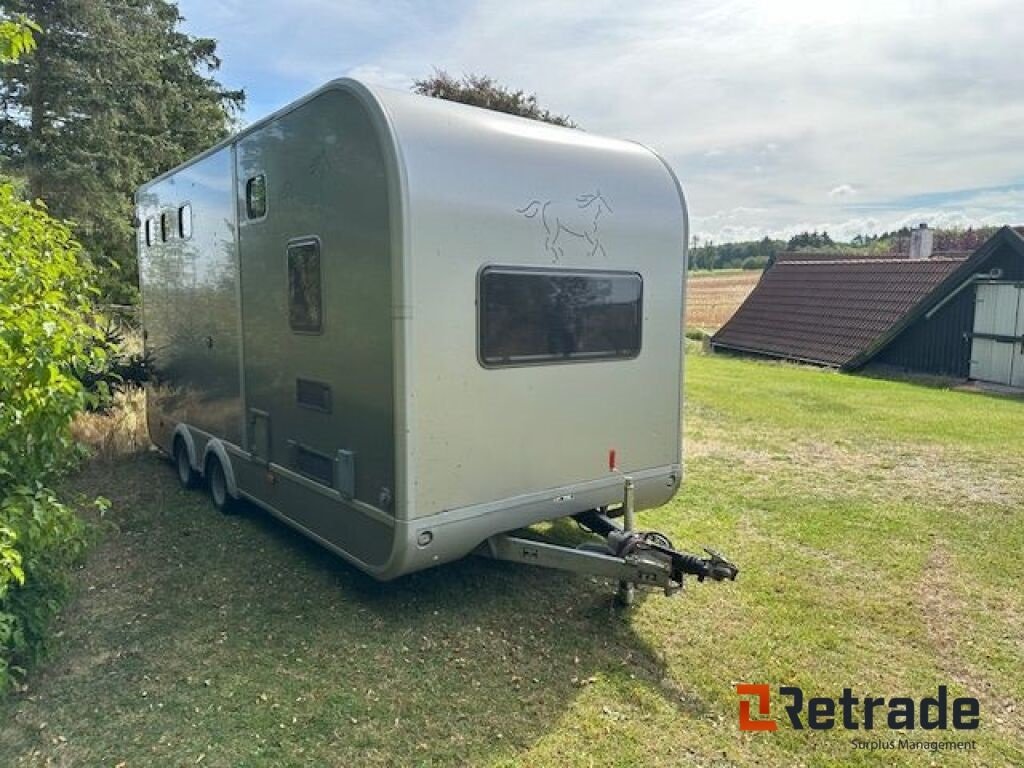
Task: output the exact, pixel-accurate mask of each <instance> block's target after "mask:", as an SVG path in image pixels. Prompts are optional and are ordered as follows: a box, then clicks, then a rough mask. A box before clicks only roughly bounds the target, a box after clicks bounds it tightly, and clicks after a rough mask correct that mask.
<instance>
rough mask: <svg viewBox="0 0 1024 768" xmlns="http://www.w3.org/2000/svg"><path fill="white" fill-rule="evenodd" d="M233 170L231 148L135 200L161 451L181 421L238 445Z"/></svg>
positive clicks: (152, 417)
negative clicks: (139, 223) (139, 224)
mask: <svg viewBox="0 0 1024 768" xmlns="http://www.w3.org/2000/svg"><path fill="white" fill-rule="evenodd" d="M231 173H232V168H231V150H230V147H223V148H221V149H219V150H217V151H216V152H213V153H211V154H208V155H206V156H204V157H203V158H201V159H200V160H198V161H197V162H195V163H193V164H191V165H188V166H186V167H184V168H181V169H179V170H178V171H176V172H174V173H172V174H169V175H167V176H164V177H161V178H160V179H158V180H156V181H155V182H152V183H150V184H148V185H146V186H144V187H142V188H141V189H140V190H139V192H138V194H137V196H136V204H137V215H138V218H139V221H140V222H141V226H139V228H138V235H137V236H138V254H139V284H140V287H141V293H142V307H143V310H142V311H143V325H144V328H145V334H144V335H145V346H146V350H147V351H148V352H149V353H150V355H151V356H152V359H153V361H154V375H153V381H152V382H151V383H150V385H149V388H148V392H147V398H146V403H147V417H148V423H149V431H150V437H151V438H152V440H153V442H154V443H155V444H156V445H158V446H160V447H161V448H163V449H164V450H170V448H171V439H172V437H173V431H174V427H175V426H176V425H177V424H178V423H179V422H184V423H186V424H188V425H190V426H193V427H197V428H198V429H201V430H203V431H204V432H207V433H210V434H212V435H216V436H218V437H221V438H223V439H225V440H228V441H230V442H240V441H241V428H242V401H241V382H240V371H239V345H240V343H241V337H240V333H239V327H238V326H239V307H238V264H237V259H236V252H235V227H234V204H235V201H234V193H233V191H232V178H231ZM147 235H148V238H149V241H150V242H149V243H147Z"/></svg>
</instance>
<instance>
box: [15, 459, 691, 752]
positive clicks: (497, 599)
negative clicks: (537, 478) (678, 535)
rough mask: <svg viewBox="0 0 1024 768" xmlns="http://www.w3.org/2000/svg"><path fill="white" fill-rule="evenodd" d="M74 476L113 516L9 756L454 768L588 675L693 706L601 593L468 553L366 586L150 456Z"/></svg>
mask: <svg viewBox="0 0 1024 768" xmlns="http://www.w3.org/2000/svg"><path fill="white" fill-rule="evenodd" d="M76 485H77V487H78V488H80V489H82V490H84V491H85V492H88V493H94V492H96V490H100V491H102V492H103V493H105V495H107V496H108V497H110V498H111V500H112V501H113V504H114V506H113V509H112V512H111V513H110V518H111V523H112V525H110V526H109V527H108V530H107V531H106V532H105V533H104V534H103V535H102V537H101V539H100V541H99V542H98V543H97V545H96V547H95V549H94V551H93V553H92V555H91V556H90V559H89V562H88V564H87V566H86V567H85V568H84V569H83V571H82V572H81V574H80V577H79V581H80V583H81V589H80V593H79V597H78V598H77V600H76V601H75V603H74V604H73V605H72V606H71V607H70V609H69V610H68V612H67V615H66V617H65V620H64V622H63V626H62V637H61V640H60V645H59V648H58V651H57V652H56V653H55V654H54V656H53V657H52V658H51V659H50V661H49V663H48V664H47V665H45V667H44V668H43V669H40V670H38V671H37V672H36V673H34V674H33V677H32V678H31V679H30V683H29V690H28V692H27V693H23V694H21V695H19V696H16V697H13V698H12V699H11V700H10V701H9V702H7V703H6V704H4V705H2V707H0V712H2V713H3V715H4V716H3V717H2V718H0V721H4V720H6V721H7V722H8V725H6V726H4V727H0V751H2V752H7V753H9V754H20V755H22V756H27V755H29V754H32V752H33V750H37V753H36V754H35V757H33V758H32V759H37V758H39V756H40V755H42V756H46V757H52V758H54V759H57V758H58V757H59V758H60V759H65V760H67V759H70V761H71V762H83V763H91V762H106V761H109V762H110V763H111V764H116V763H117V762H119V761H121V760H127V761H128V763H129V764H132V763H133V762H135V761H138V760H145V761H148V762H151V763H152V762H154V761H155V762H156V763H160V762H161V761H164V762H169V763H181V762H185V761H189V762H191V761H193V760H195V759H197V758H198V756H199V755H200V754H202V755H204V758H203V762H204V764H205V765H236V764H239V763H245V764H250V765H263V764H266V765H289V764H295V765H298V764H305V763H310V762H312V763H319V764H325V765H335V764H336V765H406V764H412V763H431V764H464V763H467V762H479V761H489V760H493V759H496V758H499V759H500V758H501V757H511V756H514V755H515V754H517V753H518V752H520V751H521V750H523V749H526V748H528V747H530V746H531V745H532V744H534V743H535V742H536V741H537V740H539V739H540V738H542V737H543V736H544V735H545V734H547V733H548V732H549V731H550V730H551V729H552V728H553V727H554V726H555V724H556V723H558V722H560V721H561V720H562V717H563V716H564V715H565V714H566V712H567V711H568V710H570V709H571V708H572V706H573V703H574V701H576V699H577V698H578V697H579V696H581V695H584V692H585V689H586V688H588V687H589V686H591V685H607V686H609V689H610V690H613V691H614V690H617V689H619V688H621V687H622V686H625V685H629V686H640V687H642V688H644V689H646V690H648V691H650V692H653V693H654V694H655V695H656V697H657V699H658V700H660V701H663V702H666V703H667V704H668V705H669V706H671V707H672V708H674V709H675V710H676V711H677V712H678V713H679V716H680V717H691V718H697V717H701V716H702V715H703V714H704V712H705V707H704V705H703V703H702V702H700V700H699V699H698V698H697V697H695V696H694V695H693V694H692V692H687V691H682V690H679V689H678V687H677V686H675V685H674V684H673V683H672V682H671V680H670V679H669V676H668V674H667V671H666V667H665V663H664V661H663V660H662V658H661V656H660V654H659V653H658V651H657V650H656V649H655V648H654V647H652V646H651V645H650V644H649V643H648V642H647V641H646V640H645V639H644V638H643V637H641V636H640V635H638V634H637V632H636V631H634V629H633V627H632V625H631V623H630V615H629V614H628V613H622V612H621V611H620V610H619V609H617V608H616V607H615V605H614V602H613V599H612V597H613V593H614V586H613V585H608V584H605V583H602V582H598V581H594V580H590V579H586V578H582V577H577V576H573V575H566V574H563V573H561V572H558V571H548V570H543V569H539V568H529V567H526V566H519V565H513V564H509V563H500V562H493V561H488V560H486V559H481V558H472V557H471V558H467V559H465V560H462V561H459V562H456V563H452V564H449V565H445V566H442V567H438V568H434V569H430V570H427V571H423V572H420V573H415V574H410V575H408V576H406V577H403V578H401V579H399V580H397V581H394V582H390V583H383V584H382V583H378V582H376V581H374V580H373V579H372V578H370V577H369V576H367V575H365V574H363V573H362V572H360V571H358V570H357V569H355V568H354V567H352V566H350V565H348V564H347V563H346V562H345V561H343V560H342V559H341V558H339V557H336V556H334V555H333V554H331V553H329V552H327V551H326V550H324V549H323V548H322V547H320V546H318V545H316V544H314V543H312V542H310V541H309V540H308V539H306V538H304V537H303V536H301V535H299V534H298V533H296V532H294V531H293V530H292V529H291V528H289V527H288V526H286V525H284V524H283V523H280V522H279V521H277V520H276V519H275V518H273V517H272V516H270V515H268V514H265V513H263V512H261V511H259V510H257V509H255V508H253V507H247V508H246V509H245V510H244V512H243V514H241V515H238V516H235V517H223V516H220V515H218V514H217V513H216V512H214V511H213V509H212V507H211V506H210V504H209V502H208V501H207V500H206V499H205V498H204V497H203V496H202V495H201V494H198V493H187V492H184V491H181V490H179V489H178V488H177V486H176V484H175V480H174V476H173V473H172V472H171V471H170V469H169V468H168V467H167V466H165V465H164V464H163V463H162V462H160V461H159V460H158V459H156V458H155V457H152V456H143V457H139V458H137V459H134V460H130V461H127V462H124V463H123V464H122V465H120V466H119V468H118V471H117V474H116V475H110V474H108V473H105V472H104V470H103V468H102V467H101V466H100V465H93V466H91V467H89V468H87V469H86V470H85V472H84V473H83V475H81V476H80V478H79V479H78V480H77V481H76ZM554 535H555V536H556V538H568V539H570V540H571V539H572V537H573V536H575V535H576V534H575V533H574V532H573V531H572V530H571V527H562V526H556V527H555V530H554ZM41 722H45V723H46V724H47V725H46V727H45V728H44V729H40V728H39V724H40V723H41ZM54 734H60V735H63V736H64V739H65V740H64V741H60V740H59V739H58V740H57V741H54V740H53V738H54ZM66 734H73V737H68V736H67V735H66Z"/></svg>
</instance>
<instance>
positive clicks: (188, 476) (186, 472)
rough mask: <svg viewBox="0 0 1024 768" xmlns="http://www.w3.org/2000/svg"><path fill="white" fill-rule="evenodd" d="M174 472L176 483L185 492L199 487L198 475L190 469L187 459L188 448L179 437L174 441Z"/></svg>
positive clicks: (190, 463) (189, 462) (190, 464)
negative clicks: (176, 477) (176, 478)
mask: <svg viewBox="0 0 1024 768" xmlns="http://www.w3.org/2000/svg"><path fill="white" fill-rule="evenodd" d="M173 459H174V470H175V474H176V475H177V476H178V483H179V484H180V485H181V487H182V488H184V489H185V490H187V491H188V490H192V489H193V488H195V487H196V486H197V485H199V473H198V472H196V471H195V469H193V467H192V462H191V461H189V458H188V448H186V447H185V441H184V440H182V439H181V438H180V437H179V438H178V439H177V440H175V441H174V457H173Z"/></svg>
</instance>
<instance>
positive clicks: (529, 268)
mask: <svg viewBox="0 0 1024 768" xmlns="http://www.w3.org/2000/svg"><path fill="white" fill-rule="evenodd" d="M492 271H493V272H510V273H514V274H540V275H545V274H546V275H551V274H557V275H581V276H590V277H635V278H636V279H637V280H639V281H640V296H639V298H638V300H637V311H638V313H639V326H640V327H639V328H638V329H637V344H636V351H635V352H633V353H632V354H630V355H600V356H596V355H595V356H587V357H557V358H547V359H543V360H522V361H516V362H507V363H498V364H495V363H491V362H488V361H487V360H486V358H485V357H484V354H483V353H484V349H483V342H484V336H483V330H484V323H483V316H484V300H483V299H484V296H483V285H484V277H485V276H486V275H487V273H488V272H492ZM475 310H476V311H475V314H476V344H475V346H476V359H477V362H478V363H479V364H480V367H481V368H484V369H486V370H488V371H500V370H505V369H508V368H535V367H538V366H551V365H580V364H583V363H614V362H624V361H627V360H636V359H637V358H638V357H640V354H641V353H642V352H643V348H644V277H643V275H642V274H640V272H638V271H637V270H631V269H587V268H575V267H540V266H535V265H525V266H524V265H514V264H485V265H484V266H482V267H481V268H480V269H479V270H477V275H476V306H475Z"/></svg>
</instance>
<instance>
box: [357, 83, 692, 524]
mask: <svg viewBox="0 0 1024 768" xmlns="http://www.w3.org/2000/svg"><path fill="white" fill-rule="evenodd" d="M375 93H376V94H377V96H378V98H379V99H380V100H381V102H382V104H383V105H384V107H385V109H386V110H387V112H388V114H389V115H390V118H391V122H392V124H393V126H394V135H395V139H396V142H397V144H398V146H399V147H400V149H401V154H402V158H403V170H404V173H405V179H406V185H407V190H406V195H407V197H408V211H407V215H406V218H405V221H404V226H405V227H406V228H407V230H408V232H407V240H406V242H407V244H408V248H409V250H410V254H409V260H410V261H411V268H410V271H409V273H408V274H406V275H405V278H406V280H407V281H408V282H409V284H410V296H411V302H410V306H409V316H410V329H409V333H408V341H407V344H408V354H409V360H410V365H409V369H408V372H407V377H408V394H407V403H408V405H409V413H408V416H409V429H408V436H409V441H410V446H409V452H408V453H409V456H411V457H412V469H411V472H412V475H413V476H412V480H411V482H410V488H411V498H410V517H411V518H414V519H416V520H421V519H423V518H427V517H430V516H435V515H445V516H447V517H451V516H452V515H454V514H456V513H455V512H454V510H461V509H466V508H468V507H473V508H475V509H478V510H479V511H480V512H481V513H482V512H483V510H484V509H491V510H493V511H494V514H495V515H496V516H497V517H500V516H501V515H502V514H503V513H502V511H501V510H502V509H503V506H504V507H508V506H509V505H514V504H515V503H518V502H517V501H516V500H524V499H526V498H527V497H530V498H532V496H533V495H534V494H538V495H541V496H542V495H543V493H544V492H545V491H547V490H548V489H559V488H565V487H573V486H580V487H583V486H584V485H586V487H590V485H588V484H592V483H595V482H598V483H605V482H607V484H608V488H609V489H611V490H609V491H608V495H609V496H608V499H607V501H606V502H605V503H608V502H611V501H613V500H614V497H615V496H616V495H617V494H620V493H621V490H620V488H619V485H620V484H619V482H618V481H617V480H616V479H615V477H614V476H612V475H610V473H609V471H608V452H609V450H610V449H615V450H616V453H617V457H618V462H619V468H620V469H621V470H622V471H623V472H635V473H641V472H645V473H650V474H649V479H648V480H646V481H645V484H644V486H643V489H642V492H641V494H640V495H639V501H640V504H641V505H642V506H654V505H657V504H660V503H663V502H664V501H666V500H667V499H668V498H670V497H671V496H672V494H673V493H674V491H675V489H676V487H677V486H678V482H679V480H680V478H679V465H680V457H681V444H680V435H679V425H680V386H681V369H682V359H681V358H682V352H681V349H682V344H681V336H682V327H681V314H682V306H683V298H684V297H683V294H684V274H685V245H684V244H685V241H686V237H687V234H686V213H685V207H684V205H683V202H682V200H681V197H680V193H679V189H678V187H677V184H676V181H675V179H674V178H673V176H672V174H671V173H670V172H669V171H668V169H667V168H666V167H665V165H664V164H663V163H662V161H661V160H660V159H659V158H658V157H657V156H656V155H655V154H654V153H652V152H651V151H650V150H648V149H646V148H644V147H642V146H640V145H638V144H634V143H631V142H623V141H617V140H612V139H605V138H601V137H598V136H594V135H593V134H588V133H584V132H582V131H573V130H569V129H562V128H558V127H554V126H548V125H545V124H541V123H536V122H532V121H526V120H522V119H517V118H513V117H510V116H507V115H502V114H498V113H494V112H488V111H484V110H479V109H473V108H470V107H465V106H463V105H457V104H450V103H445V102H441V101H438V100H431V99H424V98H420V97H416V96H413V95H410V94H403V93H399V92H393V91H385V90H383V89H381V90H378V91H375ZM598 198H599V200H598ZM588 202H589V205H588ZM488 266H511V267H532V268H558V269H568V270H573V269H575V270H598V271H616V272H631V273H638V274H639V275H640V276H641V277H642V280H643V329H642V335H643V339H642V349H641V351H640V354H639V355H638V356H637V357H636V358H634V359H628V360H609V361H600V362H573V363H566V364H555V365H535V366H521V367H503V368H500V369H494V368H487V367H485V366H483V365H481V362H480V360H479V359H478V357H477V351H478V319H479V318H478V303H477V302H478V290H479V280H480V275H481V271H482V270H483V269H484V268H486V267H488ZM645 477H647V476H646V475H645ZM552 496H554V494H552ZM557 496H558V499H557V503H555V502H553V501H552V500H551V499H549V502H550V503H549V505H548V506H549V507H550V509H549V513H550V514H549V516H550V517H557V516H560V515H564V514H570V513H572V512H573V511H577V510H576V509H575V507H576V506H578V505H579V504H583V503H586V504H592V503H593V502H594V498H592V497H591V496H587V497H586V499H585V501H584V497H583V495H582V494H581V495H580V496H577V497H574V496H573V494H571V493H569V494H565V493H559V494H557ZM488 514H489V513H488ZM538 514H543V511H541V512H538ZM494 525H495V526H498V527H500V523H495V524H494Z"/></svg>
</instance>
